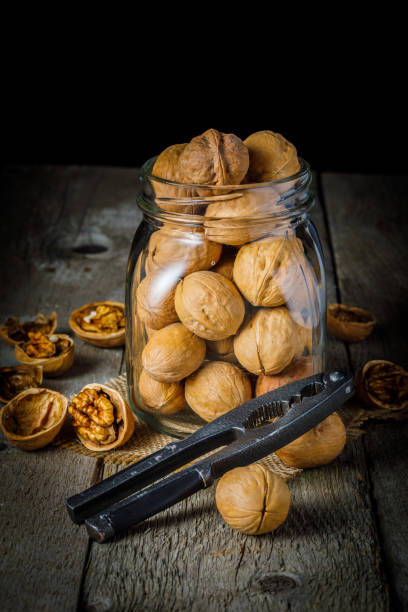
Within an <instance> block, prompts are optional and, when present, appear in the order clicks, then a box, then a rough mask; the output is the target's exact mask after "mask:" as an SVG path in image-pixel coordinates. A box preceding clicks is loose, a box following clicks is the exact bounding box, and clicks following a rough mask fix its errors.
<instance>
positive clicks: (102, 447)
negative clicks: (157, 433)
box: [68, 383, 135, 451]
mask: <svg viewBox="0 0 408 612" xmlns="http://www.w3.org/2000/svg"><path fill="white" fill-rule="evenodd" d="M68 412H69V413H70V415H71V416H72V418H73V426H74V429H75V431H76V434H77V436H78V439H79V440H80V442H82V444H83V445H84V446H86V448H89V449H90V450H93V451H107V450H111V449H113V448H118V447H119V446H123V445H124V444H125V443H126V442H127V441H128V440H129V438H130V437H131V436H132V434H133V431H134V428H135V418H134V416H133V412H132V411H131V410H130V408H129V405H128V403H127V402H126V401H125V400H124V399H123V397H122V395H121V394H120V393H119V392H118V391H115V390H114V389H111V388H110V387H108V386H106V385H101V384H99V383H92V384H89V385H86V386H85V387H83V389H81V391H80V392H79V393H78V394H77V395H76V396H75V397H74V398H73V399H72V401H71V403H70V405H69V407H68Z"/></svg>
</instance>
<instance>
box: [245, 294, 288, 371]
mask: <svg viewBox="0 0 408 612" xmlns="http://www.w3.org/2000/svg"><path fill="white" fill-rule="evenodd" d="M295 334H296V328H295V325H294V322H293V320H292V318H291V316H290V314H289V311H288V309H287V308H285V307H284V306H279V307H278V308H260V309H259V310H257V311H256V312H255V313H254V314H253V315H252V316H251V317H250V318H249V319H248V320H247V321H246V322H245V324H244V325H243V326H242V327H241V329H240V331H239V333H238V334H237V335H236V336H235V339H234V352H235V355H236V357H237V359H238V361H239V363H240V364H241V365H242V366H243V367H244V368H245V369H246V370H248V371H249V372H252V374H279V372H282V370H283V369H284V368H286V367H287V366H288V365H289V364H290V362H291V361H292V359H293V358H294V357H295V356H296V354H297V352H298V344H299V342H298V340H297V338H296V336H295Z"/></svg>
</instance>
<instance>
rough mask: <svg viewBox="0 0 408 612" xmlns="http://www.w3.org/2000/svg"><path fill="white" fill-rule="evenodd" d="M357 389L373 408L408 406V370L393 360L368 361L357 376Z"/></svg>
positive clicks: (401, 408)
mask: <svg viewBox="0 0 408 612" xmlns="http://www.w3.org/2000/svg"><path fill="white" fill-rule="evenodd" d="M356 389H357V394H358V396H359V397H360V399H361V400H362V401H363V402H364V403H365V404H367V405H368V406H370V407H371V408H380V409H382V410H404V409H405V408H407V407H408V372H407V371H406V370H404V368H402V367H401V366H399V365H397V364H396V363H392V361H383V360H380V359H375V360H373V361H368V362H367V363H366V364H365V365H364V366H363V367H362V369H361V370H360V372H359V374H358V376H357V379H356Z"/></svg>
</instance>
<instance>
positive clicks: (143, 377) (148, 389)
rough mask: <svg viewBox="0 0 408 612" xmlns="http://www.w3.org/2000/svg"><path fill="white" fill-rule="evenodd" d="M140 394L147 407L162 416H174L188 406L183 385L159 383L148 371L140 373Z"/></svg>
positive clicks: (178, 383)
mask: <svg viewBox="0 0 408 612" xmlns="http://www.w3.org/2000/svg"><path fill="white" fill-rule="evenodd" d="M139 393H140V396H141V398H142V400H143V402H144V403H145V404H146V406H148V407H149V408H152V409H153V410H156V411H157V412H160V414H174V413H176V412H179V411H180V410H182V409H183V408H184V407H185V405H186V400H185V397H184V388H183V384H182V383H180V382H172V383H166V382H159V381H158V380H155V379H154V378H152V377H151V376H150V375H149V374H148V373H147V372H146V370H142V371H141V373H140V377H139Z"/></svg>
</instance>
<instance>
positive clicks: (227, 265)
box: [212, 247, 237, 281]
mask: <svg viewBox="0 0 408 612" xmlns="http://www.w3.org/2000/svg"><path fill="white" fill-rule="evenodd" d="M227 249H228V250H227ZM236 254H237V252H236V250H235V249H229V247H225V248H224V249H223V250H222V256H221V259H220V260H219V262H218V263H217V264H216V265H215V266H214V268H213V269H212V271H213V272H217V274H222V276H225V278H228V280H230V281H232V280H233V279H232V270H233V268H234V262H235V257H236Z"/></svg>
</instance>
